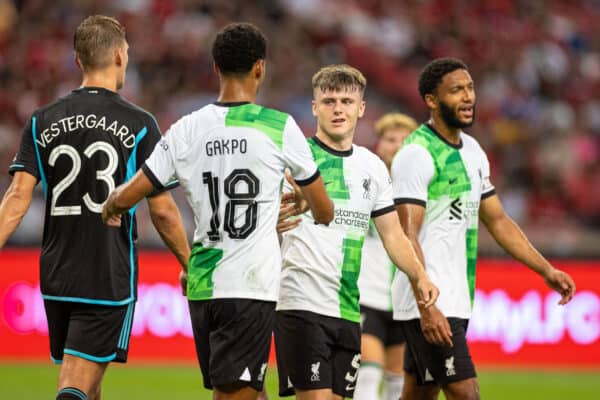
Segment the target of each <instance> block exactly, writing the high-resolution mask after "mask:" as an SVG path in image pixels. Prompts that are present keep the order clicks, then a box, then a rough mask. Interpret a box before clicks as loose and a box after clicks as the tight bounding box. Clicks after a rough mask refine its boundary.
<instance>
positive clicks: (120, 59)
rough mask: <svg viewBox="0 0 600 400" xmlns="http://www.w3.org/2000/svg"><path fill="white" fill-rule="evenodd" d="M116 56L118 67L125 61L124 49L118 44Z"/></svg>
mask: <svg viewBox="0 0 600 400" xmlns="http://www.w3.org/2000/svg"><path fill="white" fill-rule="evenodd" d="M114 57H115V65H116V66H117V67H120V66H122V65H123V63H124V62H125V59H124V57H123V49H122V48H120V47H118V46H117V47H115V53H114Z"/></svg>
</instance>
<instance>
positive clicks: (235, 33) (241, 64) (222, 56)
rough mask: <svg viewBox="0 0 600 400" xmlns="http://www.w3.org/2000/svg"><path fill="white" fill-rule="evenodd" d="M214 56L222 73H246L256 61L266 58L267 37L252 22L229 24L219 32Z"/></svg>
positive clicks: (214, 44)
mask: <svg viewBox="0 0 600 400" xmlns="http://www.w3.org/2000/svg"><path fill="white" fill-rule="evenodd" d="M212 56H213V60H214V61H215V63H216V64H217V66H218V67H219V70H220V71H221V73H222V74H224V75H232V74H245V73H248V72H250V70H251V69H252V66H253V65H254V63H255V62H256V61H258V60H264V59H265V58H266V56H267V39H266V37H265V35H263V33H262V32H261V31H260V29H258V28H257V27H256V26H254V25H252V24H249V23H233V24H229V25H227V26H225V27H224V28H223V29H221V31H219V33H218V34H217V37H216V38H215V41H214V42H213V46H212Z"/></svg>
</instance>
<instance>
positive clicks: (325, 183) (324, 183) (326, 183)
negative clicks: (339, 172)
mask: <svg viewBox="0 0 600 400" xmlns="http://www.w3.org/2000/svg"><path fill="white" fill-rule="evenodd" d="M330 183H333V181H329V182H323V185H325V186H327V185H329V184H330Z"/></svg>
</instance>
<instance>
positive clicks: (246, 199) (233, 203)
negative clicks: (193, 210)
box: [202, 169, 260, 242]
mask: <svg viewBox="0 0 600 400" xmlns="http://www.w3.org/2000/svg"><path fill="white" fill-rule="evenodd" d="M202 182H203V183H204V184H205V185H208V195H209V198H210V206H211V208H212V217H211V219H210V230H209V231H208V232H206V233H207V235H208V238H209V240H211V241H213V242H216V241H220V240H221V234H220V230H219V229H220V227H221V219H220V216H219V204H220V199H219V193H220V190H219V177H218V176H213V175H212V172H204V173H203V174H202ZM240 182H244V183H245V184H246V185H245V186H246V188H247V190H246V191H245V192H242V193H240V192H239V191H237V190H236V186H237V184H238V183H240ZM223 184H224V191H225V195H226V196H227V197H228V198H229V201H227V204H226V205H225V224H224V227H223V228H224V230H225V232H227V233H228V234H229V237H230V238H231V239H245V238H247V237H248V236H249V235H250V234H251V233H252V232H254V230H255V229H256V219H257V217H258V203H257V202H256V200H255V199H256V196H258V193H260V181H259V180H258V178H257V177H256V176H255V175H254V174H253V173H252V172H251V171H250V170H249V169H234V170H233V171H232V172H231V173H230V174H229V175H227V177H226V178H225V180H224V181H223ZM241 206H245V207H246V212H245V213H244V223H243V224H242V225H241V226H239V227H236V226H235V215H236V208H237V207H241Z"/></svg>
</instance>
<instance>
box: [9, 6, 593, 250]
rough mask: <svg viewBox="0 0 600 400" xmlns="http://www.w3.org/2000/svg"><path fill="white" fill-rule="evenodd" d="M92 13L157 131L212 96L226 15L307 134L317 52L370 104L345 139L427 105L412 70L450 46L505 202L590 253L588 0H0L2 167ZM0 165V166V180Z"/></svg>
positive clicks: (58, 79) (368, 137)
mask: <svg viewBox="0 0 600 400" xmlns="http://www.w3.org/2000/svg"><path fill="white" fill-rule="evenodd" d="M94 13H103V14H107V15H111V16H115V17H117V18H118V19H119V20H120V21H121V22H122V23H123V24H124V25H125V27H126V29H127V37H128V40H129V43H130V63H129V68H128V75H127V81H126V85H125V87H124V89H123V91H122V95H123V96H125V97H126V98H127V99H129V100H130V101H133V102H134V103H137V104H139V105H141V106H142V107H144V108H146V109H147V110H149V111H150V112H152V113H153V114H155V115H156V117H157V119H158V121H159V124H160V125H161V128H162V129H163V131H165V130H166V129H168V127H169V126H170V124H171V123H173V122H174V121H176V120H177V119H178V118H179V117H181V116H182V115H184V114H187V113H189V112H191V111H193V110H195V109H198V108H200V107H202V106H203V105H205V104H206V103H209V102H212V101H214V100H215V99H216V96H217V84H218V82H217V80H216V78H215V75H214V73H213V71H212V64H211V57H210V43H211V41H212V39H213V37H214V35H215V33H216V31H217V30H218V29H219V28H220V27H222V26H223V25H225V24H226V23H228V22H231V21H251V22H253V23H255V24H256V25H258V26H259V27H260V28H261V29H262V30H263V31H264V32H265V33H266V35H267V36H268V38H269V49H268V51H269V53H268V76H267V79H266V82H265V83H266V84H265V86H264V87H263V88H262V90H261V93H260V98H259V101H260V102H261V103H262V104H264V105H267V106H272V107H275V108H278V109H281V110H284V111H286V112H289V113H291V114H292V115H293V116H294V117H295V118H296V119H297V120H298V122H299V123H300V125H301V127H302V128H303V130H304V132H305V134H306V135H307V136H308V135H312V134H313V133H314V132H315V127H316V125H315V121H314V118H313V117H312V115H311V111H310V101H311V91H310V79H311V76H312V74H313V73H314V72H315V71H316V70H317V69H318V68H319V67H320V66H322V65H324V64H329V63H348V64H351V65H353V66H355V67H357V68H359V69H360V70H361V71H363V73H364V74H365V76H366V77H367V79H368V89H367V93H366V99H367V112H366V116H365V117H364V118H363V119H362V120H361V121H360V123H359V126H358V130H357V135H356V142H357V143H359V144H362V145H366V146H368V147H371V148H372V146H373V145H374V142H375V140H376V138H375V135H374V134H373V129H372V126H373V122H374V120H376V119H377V118H378V117H380V116H381V115H382V114H384V113H386V112H389V111H401V112H406V113H408V114H410V115H412V116H414V117H415V118H417V120H419V121H424V120H425V119H426V118H427V113H426V109H425V107H424V105H423V102H422V101H421V99H420V97H419V95H418V92H417V78H418V74H419V71H420V69H421V68H422V67H423V66H424V65H425V64H426V63H427V62H428V61H429V60H431V59H432V58H435V57H440V56H454V57H458V58H461V59H463V60H464V61H465V62H466V63H467V64H468V66H469V68H470V70H471V74H472V75H473V77H474V80H475V83H476V90H477V95H478V103H477V118H476V124H475V125H474V126H473V127H472V128H471V129H469V133H471V134H473V135H474V136H476V137H477V139H478V140H479V141H480V143H481V144H482V146H483V148H484V149H485V150H486V151H487V154H488V157H489V158H490V161H491V166H492V174H493V181H494V183H495V185H496V187H497V188H498V191H499V193H500V195H501V199H502V200H503V202H504V205H505V207H506V208H507V210H508V212H509V214H510V215H511V216H512V217H513V218H514V219H515V220H517V221H518V222H519V223H520V224H521V226H522V227H523V228H524V230H525V231H526V232H527V234H528V235H529V237H530V238H531V239H532V241H533V242H534V243H535V244H536V245H537V246H539V248H540V249H542V250H543V252H544V253H545V254H550V255H555V256H577V257H579V256H598V255H600V246H599V245H598V243H600V163H599V162H598V160H599V154H600V24H598V21H599V20H600V2H599V1H597V0H596V1H593V0H587V1H586V0H581V1H525V0H523V1H510V0H494V1H491V0H490V1H477V2H473V1H466V0H464V1H460V0H457V1H441V0H439V1H433V0H430V1H427V0H408V1H384V0H361V1H351V0H328V1H319V0H258V1H208V0H206V1H202V0H118V1H116V0H105V1H90V0H79V1H66V0H57V1H52V2H49V1H43V0H21V1H11V0H0V170H4V171H6V170H7V168H8V165H9V163H10V161H11V160H12V158H13V157H14V155H15V153H16V151H17V149H18V145H19V141H20V137H21V129H22V127H23V126H24V124H25V121H26V120H27V119H28V118H29V117H30V115H31V113H32V111H33V110H34V109H36V108H37V107H39V106H41V105H43V104H45V103H47V102H50V101H52V100H53V99H55V98H56V97H58V96H62V95H65V94H67V93H68V92H69V91H70V90H72V89H73V88H76V87H77V86H78V85H79V84H80V82H81V81H80V74H79V71H78V70H77V68H76V66H75V64H74V63H73V51H72V36H73V32H74V29H75V27H76V26H77V25H78V24H79V23H80V22H81V21H82V19H83V18H85V17H86V16H87V15H90V14H94ZM9 179H10V178H9V176H8V174H6V173H4V174H1V175H0V192H4V191H5V189H6V187H7V185H8V183H9ZM177 197H178V200H180V203H183V202H182V201H181V200H182V196H181V194H178V195H177ZM43 206H44V200H43V198H42V191H41V188H40V190H39V192H38V196H37V198H36V201H35V202H34V204H33V207H32V209H31V211H30V212H29V214H28V216H27V218H26V219H25V221H24V222H23V225H22V226H21V229H20V231H19V232H18V234H16V235H14V236H13V239H12V240H11V244H15V245H34V244H38V243H39V242H40V239H41V229H40V228H39V225H40V223H41V219H42V216H43ZM183 208H184V209H185V210H186V212H187V208H186V207H185V206H184V207H183ZM138 215H139V217H138V218H139V220H140V243H141V244H142V245H145V246H146V245H147V246H158V245H160V240H159V238H158V236H157V235H156V233H155V232H154V229H153V228H152V227H151V224H150V223H149V218H148V214H147V213H145V212H143V211H142V212H139V213H138ZM550 232H551V234H549V233H550ZM481 241H482V243H481V254H483V255H496V254H502V253H501V250H500V249H499V248H498V247H497V246H496V245H495V244H494V243H493V242H492V241H491V240H489V237H488V236H487V235H485V233H484V234H483V235H482V239H481Z"/></svg>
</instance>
